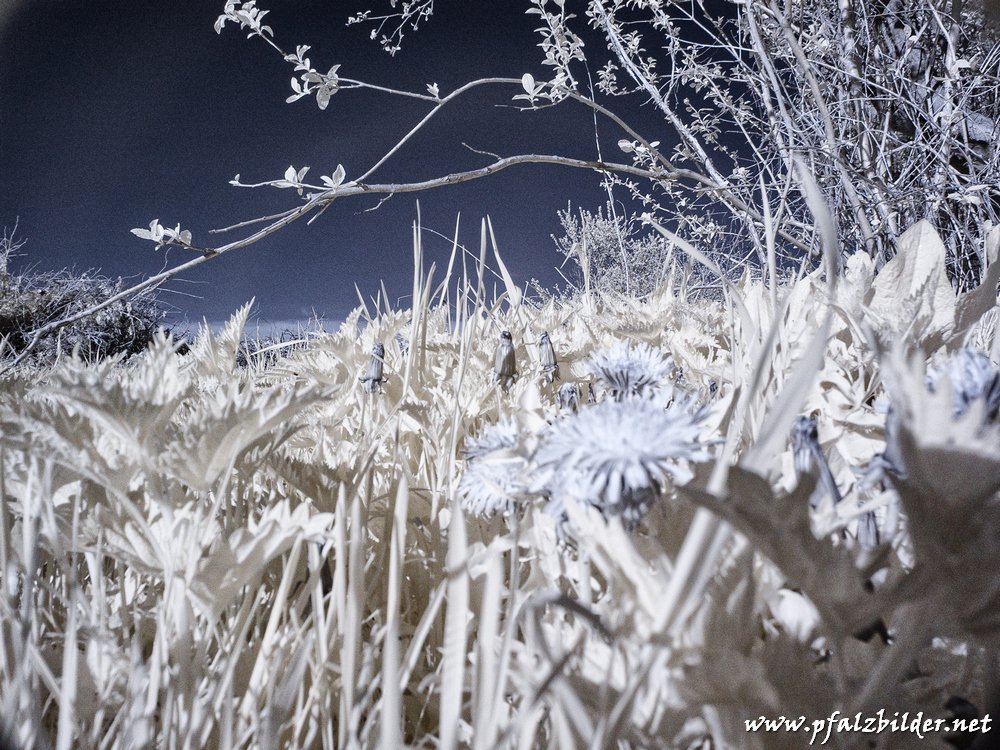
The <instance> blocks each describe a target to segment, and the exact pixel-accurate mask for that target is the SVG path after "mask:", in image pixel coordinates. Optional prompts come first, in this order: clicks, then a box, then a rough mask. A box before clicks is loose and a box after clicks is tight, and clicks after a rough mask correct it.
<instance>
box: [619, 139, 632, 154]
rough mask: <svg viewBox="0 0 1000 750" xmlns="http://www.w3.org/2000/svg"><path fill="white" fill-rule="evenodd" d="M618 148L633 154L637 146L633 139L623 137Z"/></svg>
mask: <svg viewBox="0 0 1000 750" xmlns="http://www.w3.org/2000/svg"><path fill="white" fill-rule="evenodd" d="M618 148H620V149H621V150H622V151H624V152H625V153H626V154H631V153H632V152H633V151H635V146H633V145H632V141H630V140H627V139H625V138H622V139H621V140H620V141H618Z"/></svg>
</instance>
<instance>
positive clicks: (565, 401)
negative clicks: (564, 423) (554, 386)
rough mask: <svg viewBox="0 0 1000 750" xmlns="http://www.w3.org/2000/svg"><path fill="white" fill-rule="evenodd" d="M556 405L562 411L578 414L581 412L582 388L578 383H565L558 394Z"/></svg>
mask: <svg viewBox="0 0 1000 750" xmlns="http://www.w3.org/2000/svg"><path fill="white" fill-rule="evenodd" d="M556 404H558V406H559V408H560V409H565V410H566V411H571V412H573V413H574V414H576V412H578V411H580V386H578V385H577V384H576V383H563V384H562V385H561V386H559V390H558V391H557V392H556Z"/></svg>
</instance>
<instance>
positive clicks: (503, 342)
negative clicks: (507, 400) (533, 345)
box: [493, 331, 517, 393]
mask: <svg viewBox="0 0 1000 750" xmlns="http://www.w3.org/2000/svg"><path fill="white" fill-rule="evenodd" d="M493 373H494V374H495V375H496V379H497V382H498V383H500V387H502V388H503V391H504V393H506V392H507V390H508V389H509V388H510V387H511V386H512V385H513V384H514V383H516V382H517V360H516V359H515V358H514V341H513V339H511V336H510V331H504V332H503V333H501V334H500V343H499V344H497V353H496V360H495V362H494V365H493Z"/></svg>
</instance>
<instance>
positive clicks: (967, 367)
mask: <svg viewBox="0 0 1000 750" xmlns="http://www.w3.org/2000/svg"><path fill="white" fill-rule="evenodd" d="M945 372H947V373H948V376H949V378H950V379H951V400H952V409H953V410H954V414H955V416H956V417H960V416H962V415H963V414H965V412H967V411H968V410H969V404H971V403H972V402H973V401H975V400H976V399H977V398H981V399H983V400H984V401H985V402H986V403H985V408H984V410H983V411H984V416H985V419H986V420H987V421H989V422H993V421H996V419H997V411H998V410H1000V374H998V373H997V371H996V370H994V369H993V365H991V364H990V359H989V357H987V356H986V355H985V354H983V353H982V352H981V351H979V350H978V349H974V348H973V347H971V346H966V347H963V348H962V349H959V350H958V351H957V352H956V353H955V356H954V357H952V358H951V361H950V362H949V363H948V364H947V365H946V366H945V367H943V368H941V369H940V370H937V371H935V372H929V373H927V385H928V386H929V387H930V389H931V391H933V390H934V388H935V386H936V385H937V382H938V380H940V379H941V376H942V375H944V373H945Z"/></svg>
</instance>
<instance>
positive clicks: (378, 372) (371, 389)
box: [359, 342, 385, 393]
mask: <svg viewBox="0 0 1000 750" xmlns="http://www.w3.org/2000/svg"><path fill="white" fill-rule="evenodd" d="M384 361H385V347H384V346H383V345H382V343H381V342H379V343H377V344H375V346H373V347H372V358H371V359H370V360H368V369H367V370H366V371H365V376H364V377H363V378H359V380H361V386H362V388H364V389H365V393H375V392H376V391H377V390H378V389H379V387H380V386H381V385H382V383H383V381H384V378H383V377H382V363H383V362H384Z"/></svg>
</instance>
